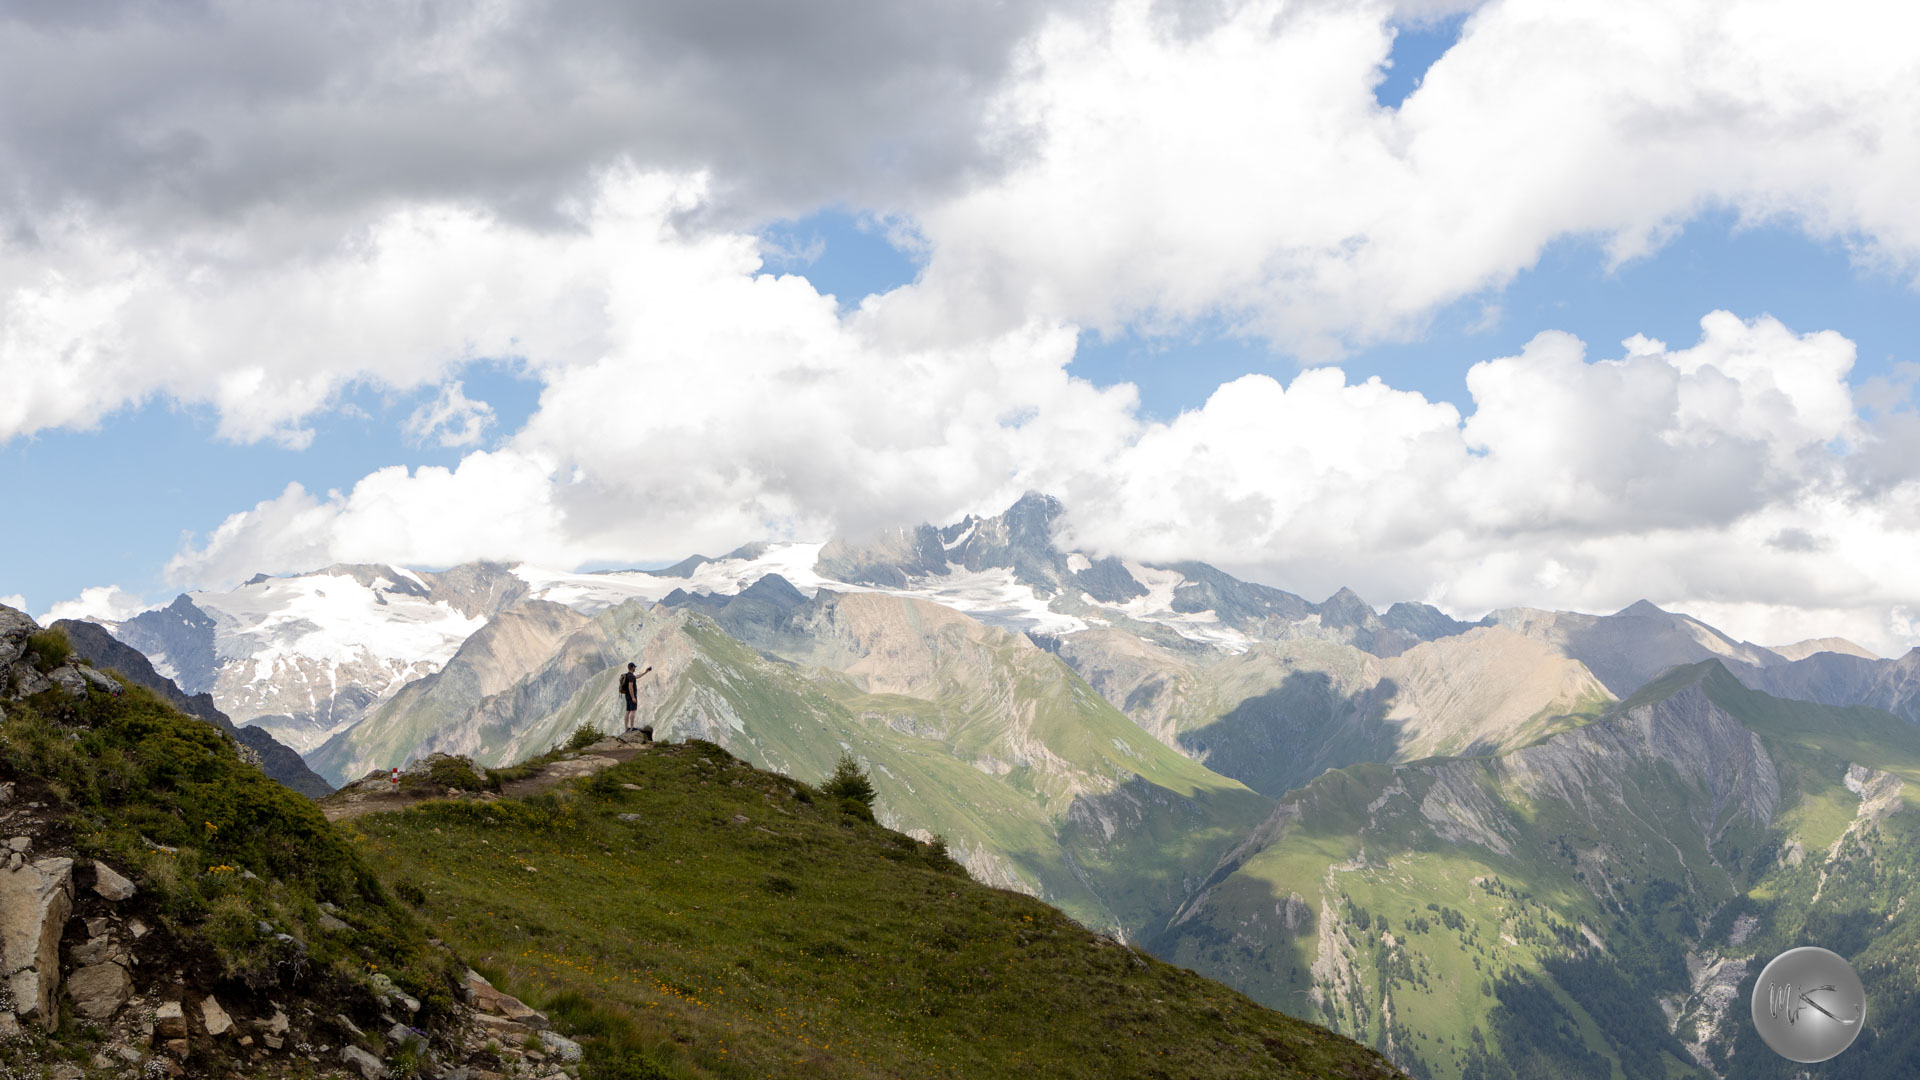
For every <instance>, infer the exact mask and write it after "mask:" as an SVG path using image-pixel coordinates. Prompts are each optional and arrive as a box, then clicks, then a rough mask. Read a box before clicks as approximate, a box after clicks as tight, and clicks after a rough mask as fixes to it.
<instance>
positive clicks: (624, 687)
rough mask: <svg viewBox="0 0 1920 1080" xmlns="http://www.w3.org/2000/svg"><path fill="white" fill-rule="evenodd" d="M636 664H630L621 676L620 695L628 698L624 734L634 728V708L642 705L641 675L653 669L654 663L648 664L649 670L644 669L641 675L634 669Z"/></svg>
mask: <svg viewBox="0 0 1920 1080" xmlns="http://www.w3.org/2000/svg"><path fill="white" fill-rule="evenodd" d="M636 666H637V665H634V664H628V665H627V670H626V672H625V673H624V674H622V675H621V676H620V696H621V697H623V698H626V699H627V724H626V727H625V728H624V729H622V733H623V734H624V733H625V732H627V731H632V730H633V714H634V710H636V709H638V708H639V707H640V675H645V674H646V673H647V671H652V670H653V665H651V664H649V665H647V671H642V672H640V674H639V675H636V674H634V671H633V669H634V668H635V667H636Z"/></svg>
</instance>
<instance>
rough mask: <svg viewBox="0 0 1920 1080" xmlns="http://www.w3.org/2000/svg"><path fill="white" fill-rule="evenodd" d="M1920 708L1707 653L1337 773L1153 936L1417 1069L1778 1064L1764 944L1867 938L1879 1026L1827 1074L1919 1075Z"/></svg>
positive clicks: (1736, 1071) (1645, 1073) (1168, 950)
mask: <svg viewBox="0 0 1920 1080" xmlns="http://www.w3.org/2000/svg"><path fill="white" fill-rule="evenodd" d="M1916 783H1920V729H1915V728H1914V727H1912V726H1911V725H1908V724H1905V723H1903V722H1901V721H1899V720H1897V719H1895V718H1894V717H1892V716H1890V715H1887V714H1885V713H1881V712H1878V711H1876V710H1871V709H1864V708H1853V709H1835V708H1827V707H1823V706H1817V705H1808V704H1804V703H1799V702H1788V701H1781V700H1777V699H1774V698H1770V697H1767V696H1765V695H1763V694H1759V693H1756V692H1754V691H1750V690H1747V689H1745V688H1744V687H1742V686H1741V685H1740V684H1739V683H1738V682H1737V681H1736V680H1734V679H1733V678H1732V676H1730V675H1729V674H1728V673H1727V672H1726V671H1725V669H1724V668H1722V667H1721V666H1720V665H1719V664H1718V663H1717V662H1715V661H1708V662H1705V663H1703V664H1700V665H1696V666H1693V667H1689V668H1683V669H1679V670H1676V671H1675V672H1672V673H1670V674H1669V675H1667V676H1665V677H1663V678H1662V679H1660V680H1657V681H1656V683H1654V684H1653V685H1650V686H1649V687H1647V688H1646V689H1644V690H1643V691H1641V692H1640V693H1638V694H1636V695H1635V696H1634V697H1633V698H1631V699H1630V700H1628V701H1626V702H1622V703H1621V704H1620V705H1619V706H1617V707H1616V708H1615V709H1613V710H1611V711H1609V712H1608V713H1607V714H1606V715H1604V716H1603V717H1601V718H1600V719H1598V720H1596V721H1595V722H1593V723H1591V724H1588V725H1586V726H1584V727H1582V728H1579V729H1577V730H1574V731H1569V732H1563V733H1560V734H1556V735H1552V736H1549V737H1547V738H1545V739H1543V740H1541V741H1539V742H1537V743H1535V744H1534V745H1532V746H1529V747H1526V748H1523V749H1520V750H1516V751H1512V752H1509V753H1507V754H1503V755H1500V756H1497V757H1490V758H1458V759H1448V758H1436V759H1430V760H1426V761H1421V762H1414V763H1410V764H1407V765H1401V766H1385V765H1366V766H1355V767H1352V768H1348V769H1345V770H1339V771H1335V772H1330V773H1328V774H1326V775H1324V776H1322V777H1320V778H1319V779H1317V780H1316V781H1314V782H1313V783H1312V784H1310V785H1308V786H1307V787H1306V788H1304V789H1302V790H1300V791H1298V792H1295V793H1293V794H1292V795H1290V796H1289V797H1288V798H1287V799H1286V800H1283V804H1282V806H1283V809H1282V818H1283V819H1284V824H1282V825H1280V826H1278V827H1277V828H1275V829H1274V830H1273V831H1272V835H1271V836H1269V837H1267V838H1265V839H1264V840H1263V842H1261V843H1259V844H1257V845H1250V846H1249V848H1248V849H1245V850H1243V851H1242V852H1241V853H1239V857H1238V858H1237V859H1236V860H1234V861H1232V862H1230V863H1229V864H1227V865H1226V866H1223V867H1222V868H1221V870H1220V871H1219V872H1218V873H1217V874H1216V875H1215V879H1214V880H1212V881H1210V883H1209V887H1208V888H1207V890H1206V891H1205V892H1204V894H1203V895H1202V896H1201V897H1200V898H1198V899H1197V900H1196V902H1195V903H1194V904H1192V905H1190V906H1189V907H1188V908H1187V909H1186V910H1185V911H1183V912H1181V913H1180V915H1179V916H1177V917H1176V918H1175V919H1174V920H1173V921H1172V922H1171V923H1170V924H1169V925H1168V926H1167V927H1166V928H1165V929H1164V930H1163V931H1162V932H1161V933H1160V934H1158V935H1155V936H1153V937H1152V938H1150V939H1149V941H1148V944H1149V945H1150V946H1152V947H1154V948H1155V949H1156V951H1158V952H1160V953H1161V954H1162V955H1165V956H1167V957H1168V958H1169V959H1171V960H1174V961H1175V962H1177V963H1182V964H1187V965H1190V966H1192V967H1194V968H1195V969H1196V970H1199V971H1202V972H1204V973H1206V974H1209V975H1212V976H1213V977H1215V978H1218V979H1221V980H1222V981H1224V982H1227V983H1229V984H1231V985H1234V986H1238V987H1240V988H1241V989H1243V990H1245V991H1247V992H1248V993H1249V994H1251V995H1252V996H1253V997H1254V998H1255V999H1256V1000H1260V1001H1262V1002H1265V1003H1267V1004H1270V1005H1274V1006H1276V1007H1279V1008H1283V1009H1286V1010H1287V1011H1289V1012H1291V1013H1294V1014H1295V1015H1300V1016H1306V1017H1312V1018H1315V1019H1317V1020H1320V1021H1322V1022H1325V1023H1328V1024H1329V1025H1331V1026H1333V1027H1334V1028H1335V1029H1336V1030H1340V1031H1343V1032H1345V1033H1348V1034H1350V1035H1352V1036H1354V1037H1355V1038H1357V1039H1360V1040H1361V1041H1364V1042H1368V1043H1370V1044H1372V1045H1375V1046H1376V1047H1378V1048H1381V1049H1382V1050H1383V1051H1386V1052H1388V1053H1389V1054H1390V1055H1391V1056H1393V1057H1394V1058H1395V1060H1396V1061H1397V1062H1399V1063H1400V1064H1401V1065H1402V1066H1403V1067H1404V1068H1406V1069H1407V1070H1408V1071H1409V1072H1410V1073H1412V1074H1413V1075H1415V1076H1421V1077H1425V1076H1434V1077H1467V1078H1469V1080H1504V1078H1507V1077H1532V1076H1554V1077H1592V1078H1594V1080H1604V1078H1609V1077H1614V1078H1625V1080H1664V1078H1668V1077H1682V1076H1706V1075H1708V1074H1709V1070H1711V1071H1712V1072H1714V1073H1718V1074H1719V1075H1724V1076H1735V1075H1737V1076H1741V1077H1749V1076H1757V1077H1774V1076H1778V1077H1786V1076H1790V1075H1794V1071H1793V1070H1794V1068H1798V1067H1797V1066H1795V1067H1789V1065H1790V1063H1788V1062H1786V1061H1784V1060H1783V1059H1780V1058H1777V1057H1775V1056H1774V1055H1773V1054H1772V1053H1771V1052H1770V1051H1767V1050H1766V1049H1765V1048H1764V1047H1763V1046H1761V1045H1760V1044H1759V1043H1758V1042H1757V1041H1756V1039H1755V1037H1754V1036H1752V1034H1751V1032H1750V1025H1748V1024H1746V1023H1745V1021H1744V1012H1743V1010H1744V1009H1745V1002H1746V1000H1747V995H1748V994H1750V991H1751V987H1752V981H1753V977H1754V975H1755V974H1757V972H1758V969H1759V967H1760V966H1762V965H1764V963H1765V961H1766V959H1767V958H1769V957H1771V956H1772V955H1774V954H1775V953H1777V952H1779V951H1780V950H1782V949H1785V948H1787V947H1790V946H1793V945H1796V944H1821V945H1825V946H1826V947H1829V948H1832V949H1835V950H1836V951H1839V952H1841V953H1842V954H1844V955H1847V956H1849V957H1850V958H1851V959H1853V960H1854V961H1855V963H1856V965H1858V966H1859V967H1860V969H1861V972H1862V975H1863V977H1864V978H1865V979H1866V980H1867V984H1868V991H1869V994H1870V995H1873V1001H1874V1004H1873V1012H1874V1019H1873V1020H1872V1021H1871V1023H1872V1024H1873V1027H1872V1029H1871V1030H1869V1031H1868V1032H1866V1033H1865V1034H1863V1036H1862V1037H1861V1039H1860V1041H1859V1043H1858V1044H1856V1046H1855V1047H1854V1048H1853V1049H1852V1050H1850V1051H1848V1054H1847V1055H1846V1057H1845V1058H1843V1059H1842V1061H1841V1062H1836V1063H1835V1065H1834V1066H1832V1067H1830V1068H1831V1070H1832V1071H1830V1072H1828V1073H1823V1074H1822V1075H1834V1076H1849V1077H1874V1078H1880V1077H1886V1078H1889V1080H1890V1078H1892V1077H1895V1076H1910V1075H1913V1074H1914V1071H1915V1066H1916V1061H1915V1059H1914V1057H1913V1056H1912V1052H1911V1051H1910V1050H1909V1049H1908V1046H1909V1045H1910V1039H1909V1037H1907V1036H1906V1035H1905V1034H1904V1032H1906V1031H1908V1030H1910V1029H1911V1028H1912V1027H1913V1025H1911V1024H1907V1023H1903V1022H1902V1021H1903V1019H1915V1018H1920V1012H1916V1011H1915V1010H1916V1009H1917V1008H1920V995H1916V986H1920V979H1917V978H1916V976H1915V975H1914V972H1915V971H1916V970H1917V968H1916V961H1917V960H1920V926H1916V925H1915V916H1916V914H1920V913H1914V912H1909V911H1908V910H1907V907H1908V905H1907V904H1906V902H1905V901H1906V894H1907V892H1908V891H1909V890H1910V888H1911V886H1912V883H1913V865H1914V857H1913V853H1914V852H1915V851H1916V850H1920V849H1917V848H1916V844H1920V835H1915V833H1916V819H1915V816H1914V815H1913V814H1911V813H1908V812H1907V811H1908V810H1909V809H1910V808H1911V805H1912V802H1913V795H1914V792H1915V791H1916V788H1915V787H1914V785H1915V784H1916Z"/></svg>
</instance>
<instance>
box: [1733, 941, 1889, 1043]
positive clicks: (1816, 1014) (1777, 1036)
mask: <svg viewBox="0 0 1920 1080" xmlns="http://www.w3.org/2000/svg"><path fill="white" fill-rule="evenodd" d="M1866 1023H1867V991H1866V988H1864V987H1862V986H1861V985H1860V976H1858V975H1855V974H1854V973H1853V967H1852V965H1850V964H1848V963H1847V962H1846V961H1845V960H1843V959H1841V958H1840V956H1839V955H1838V954H1836V953H1831V952H1828V951H1827V950H1825V949H1821V948H1815V947H1813V946H1807V947H1805V948H1799V949H1788V950H1787V951H1786V952H1783V953H1781V954H1780V955H1779V956H1776V957H1774V958H1773V962H1772V963H1770V964H1768V965H1767V966H1766V969H1765V970H1763V971H1761V972H1760V981H1759V982H1757V983H1755V984H1754V987H1753V1026H1754V1027H1756V1028H1758V1029H1759V1030H1760V1038H1762V1039H1763V1040H1765V1041H1766V1044H1767V1045H1768V1046H1771V1047H1773V1049H1774V1052H1775V1053H1777V1054H1779V1055H1780V1056H1781V1057H1783V1058H1786V1059H1787V1060H1789V1061H1798V1062H1801V1063H1803V1064H1809V1065H1810V1064H1812V1063H1814V1062H1816V1061H1825V1060H1827V1059H1828V1058H1830V1057H1833V1056H1834V1055H1835V1054H1838V1053H1839V1052H1840V1051H1842V1050H1845V1049H1846V1048H1847V1047H1849V1046H1852V1045H1853V1040H1854V1039H1855V1038H1856V1037H1857V1036H1858V1035H1859V1034H1860V1029H1861V1028H1862V1027H1865V1026H1866Z"/></svg>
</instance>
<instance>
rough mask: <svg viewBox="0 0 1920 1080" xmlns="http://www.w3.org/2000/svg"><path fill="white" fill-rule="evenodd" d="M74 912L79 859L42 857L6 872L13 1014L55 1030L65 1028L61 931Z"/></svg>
mask: <svg viewBox="0 0 1920 1080" xmlns="http://www.w3.org/2000/svg"><path fill="white" fill-rule="evenodd" d="M72 911H73V860H72V859H41V860H39V861H37V862H33V863H25V862H22V863H21V864H20V865H18V866H15V867H13V868H12V869H9V870H8V871H7V872H5V873H0V978H4V980H5V983H6V985H7V987H8V988H9V989H11V990H12V992H13V1011H14V1013H15V1015H17V1016H18V1017H19V1018H20V1019H21V1020H27V1021H32V1020H37V1021H38V1022H39V1023H40V1026H41V1027H43V1028H45V1029H46V1030H48V1031H52V1030H53V1029H54V1028H55V1027H57V1026H58V1025H59V1022H60V1010H59V1009H58V1008H56V1007H55V1004H54V1002H55V995H56V994H58V993H59V990H60V933H61V931H62V930H64V929H65V928H66V925H67V916H68V915H69V914H71V913H72Z"/></svg>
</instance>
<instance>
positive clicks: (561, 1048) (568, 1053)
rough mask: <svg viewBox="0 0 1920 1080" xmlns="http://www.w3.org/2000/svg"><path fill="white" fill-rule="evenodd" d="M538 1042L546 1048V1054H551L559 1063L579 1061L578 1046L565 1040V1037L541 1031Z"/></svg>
mask: <svg viewBox="0 0 1920 1080" xmlns="http://www.w3.org/2000/svg"><path fill="white" fill-rule="evenodd" d="M540 1042H541V1044H542V1045H544V1046H545V1047H546V1048H547V1053H549V1054H552V1055H553V1056H554V1057H557V1058H559V1059H560V1060H561V1061H568V1062H572V1061H579V1060H580V1053H581V1051H580V1044H579V1043H577V1042H574V1041H573V1040H572V1039H569V1038H567V1037H566V1036H565V1035H559V1034H556V1033H554V1032H551V1031H543V1032H541V1033H540Z"/></svg>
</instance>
